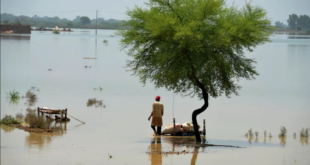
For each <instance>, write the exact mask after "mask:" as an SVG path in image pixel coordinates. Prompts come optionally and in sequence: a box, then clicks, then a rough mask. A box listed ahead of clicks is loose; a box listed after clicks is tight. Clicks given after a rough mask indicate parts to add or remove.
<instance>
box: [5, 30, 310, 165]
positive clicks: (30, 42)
mask: <svg viewBox="0 0 310 165" xmlns="http://www.w3.org/2000/svg"><path fill="white" fill-rule="evenodd" d="M73 30H74V32H61V33H60V34H59V35H56V34H53V33H52V32H38V31H33V32H32V34H31V35H1V118H2V117H3V116H4V115H5V114H8V115H13V116H15V114H16V113H18V112H22V113H25V112H26V109H27V108H32V109H35V108H37V107H48V108H60V109H64V108H67V109H68V114H70V115H72V116H74V117H75V118H77V119H79V120H81V121H83V122H85V124H82V123H81V122H79V121H77V120H74V119H73V118H71V121H70V122H67V123H52V126H53V127H54V128H55V130H56V133H53V134H51V133H46V134H44V133H43V134H38V133H28V132H25V131H23V130H20V129H17V128H14V127H9V126H6V125H1V165H5V164H12V165H18V164H46V165H49V164H66V165H67V164H73V165H77V164H87V165H88V164H141V165H144V164H175V165H178V164H197V165H198V164H221V165H222V164H229V165H232V164H238V165H248V164H251V165H253V164H254V165H256V164H257V165H261V164H273V165H280V164H281V165H282V164H299V165H308V164H310V157H309V154H310V145H309V142H308V138H301V137H300V136H299V133H300V131H301V130H302V128H310V122H309V119H310V111H309V108H310V102H309V100H310V88H309V84H310V74H309V71H310V65H309V64H310V39H309V38H306V37H304V38H300V37H295V38H292V37H291V38H288V37H287V36H283V35H282V36H272V37H271V39H272V42H270V43H266V44H265V45H261V46H259V47H257V48H255V49H254V52H251V53H249V52H247V53H246V56H248V57H251V58H255V59H256V61H257V64H256V66H257V71H258V73H259V74H260V75H259V76H257V78H256V80H253V81H246V80H240V82H239V83H240V85H241V86H242V87H243V88H242V89H241V90H240V92H239V96H232V97H231V98H225V97H218V98H210V102H209V103H210V106H209V108H208V109H207V110H206V111H205V112H203V113H202V114H201V115H199V116H198V122H199V124H200V125H202V121H203V119H205V120H206V139H205V141H204V143H205V144H218V145H232V146H239V147H241V148H231V147H198V146H196V145H195V143H194V139H193V137H188V138H180V137H168V136H161V137H153V136H152V133H153V131H152V129H151V127H150V124H151V123H150V122H149V121H148V120H147V118H148V117H149V115H150V113H151V105H152V103H153V102H154V99H155V96H157V95H160V96H161V102H162V103H163V104H164V107H165V114H164V117H163V125H164V126H166V125H168V124H172V120H173V118H175V119H176V122H177V123H184V122H187V121H190V120H191V113H192V111H193V110H194V109H196V108H198V107H200V106H202V104H203V103H202V101H201V100H198V99H197V98H190V97H181V96H180V95H174V94H173V93H172V92H171V91H167V90H166V89H154V87H153V85H152V84H150V83H149V84H147V85H146V86H143V85H142V84H141V83H139V79H138V78H137V77H132V76H131V73H130V72H126V68H125V63H126V59H128V57H127V55H126V50H120V46H119V45H118V41H119V40H120V39H121V38H120V36H116V35H115V34H114V32H115V31H114V30H98V36H95V31H94V30H89V29H83V30H80V29H73ZM13 90H15V91H18V92H20V95H21V96H24V98H20V99H19V100H17V101H13V102H12V101H11V100H10V99H7V93H9V92H10V91H13ZM27 91H31V92H32V94H34V95H35V96H34V95H31V94H30V95H29V97H26V96H27ZM28 94H29V93H28ZM282 126H284V127H286V129H287V137H286V138H279V137H278V135H279V134H280V128H281V127H282ZM250 128H251V129H252V130H253V133H254V132H258V133H259V134H258V136H257V137H256V136H254V137H253V138H250V137H245V134H246V133H247V132H248V130H249V129H250ZM264 131H266V132H267V137H264ZM270 133H271V135H272V137H269V134H270ZM294 133H296V134H297V136H296V137H294V136H293V134H294Z"/></svg>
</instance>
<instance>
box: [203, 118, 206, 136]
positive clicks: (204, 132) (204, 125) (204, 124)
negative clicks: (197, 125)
mask: <svg viewBox="0 0 310 165" xmlns="http://www.w3.org/2000/svg"><path fill="white" fill-rule="evenodd" d="M203 136H206V120H205V119H203Z"/></svg>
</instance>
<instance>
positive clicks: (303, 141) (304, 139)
mask: <svg viewBox="0 0 310 165" xmlns="http://www.w3.org/2000/svg"><path fill="white" fill-rule="evenodd" d="M300 143H301V145H304V144H305V145H308V144H309V142H308V137H300Z"/></svg>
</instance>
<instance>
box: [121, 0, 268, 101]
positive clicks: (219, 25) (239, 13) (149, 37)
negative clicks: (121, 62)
mask: <svg viewBox="0 0 310 165" xmlns="http://www.w3.org/2000/svg"><path fill="white" fill-rule="evenodd" d="M146 5H147V8H141V7H135V8H134V9H133V10H129V11H127V15H128V16H129V18H130V19H129V20H128V21H126V22H124V23H123V26H127V27H130V29H129V30H126V31H118V34H119V35H121V36H122V37H123V39H122V40H121V45H122V48H128V55H129V56H130V57H132V59H131V60H129V61H127V67H128V68H129V70H130V71H132V72H133V75H135V76H138V77H139V78H140V80H141V82H142V83H144V84H145V83H146V82H147V81H151V82H152V83H154V84H155V87H156V88H160V87H165V88H167V89H168V90H172V91H174V92H175V93H180V94H182V95H191V96H195V95H198V97H199V98H202V97H203V96H202V94H201V89H203V88H204V89H205V90H206V91H207V92H208V93H209V94H210V95H211V96H212V97H217V96H220V95H222V94H225V95H226V96H230V95H231V94H232V93H235V94H237V90H238V89H240V86H239V85H237V84H236V81H238V80H239V79H240V78H245V79H248V80H250V79H254V77H255V75H258V73H257V72H256V71H255V68H254V66H253V63H255V61H254V60H253V59H250V58H246V57H245V56H244V50H248V51H252V50H253V48H254V47H255V46H257V45H259V44H263V43H265V42H267V41H269V38H268V37H269V35H270V31H271V30H272V29H273V27H272V26H271V21H270V20H269V19H268V18H266V11H265V10H264V9H262V8H261V7H258V6H252V5H250V4H249V3H247V4H246V5H245V7H243V9H241V10H240V9H238V8H237V7H229V8H227V7H226V6H225V1H224V0H182V1H181V0H170V1H168V0H150V1H149V3H147V4H146ZM201 84H202V85H201Z"/></svg>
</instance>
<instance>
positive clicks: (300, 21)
mask: <svg viewBox="0 0 310 165" xmlns="http://www.w3.org/2000/svg"><path fill="white" fill-rule="evenodd" d="M287 23H288V25H289V26H290V28H291V29H292V30H298V29H300V30H301V29H308V30H310V17H309V16H308V15H300V16H298V15H296V14H292V15H289V19H288V20H287ZM298 26H300V27H301V28H298ZM297 28H298V29H297Z"/></svg>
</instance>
